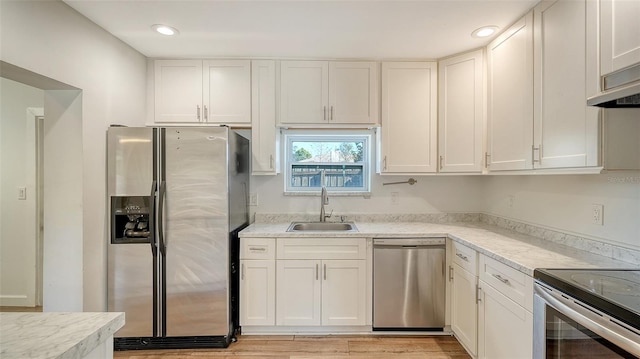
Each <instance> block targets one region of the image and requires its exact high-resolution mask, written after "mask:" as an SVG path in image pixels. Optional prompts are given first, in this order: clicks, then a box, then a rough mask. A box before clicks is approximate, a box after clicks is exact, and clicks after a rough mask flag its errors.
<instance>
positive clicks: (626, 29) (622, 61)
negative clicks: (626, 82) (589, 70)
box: [599, 0, 640, 75]
mask: <svg viewBox="0 0 640 359" xmlns="http://www.w3.org/2000/svg"><path fill="white" fill-rule="evenodd" d="M599 2H600V51H601V52H600V66H601V67H600V68H601V73H602V74H603V75H605V74H608V73H611V72H614V71H617V70H621V69H624V68H626V67H628V66H631V65H633V64H636V63H639V62H640V1H637V0H599Z"/></svg>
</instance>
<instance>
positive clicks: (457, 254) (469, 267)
mask: <svg viewBox="0 0 640 359" xmlns="http://www.w3.org/2000/svg"><path fill="white" fill-rule="evenodd" d="M451 244H452V245H451V250H452V256H451V258H452V261H453V263H456V264H457V265H459V266H460V267H462V268H463V269H465V270H466V271H467V272H469V273H471V274H473V275H478V252H476V251H475V250H474V249H471V248H469V247H467V246H465V245H462V244H460V243H458V242H456V241H452V243H451Z"/></svg>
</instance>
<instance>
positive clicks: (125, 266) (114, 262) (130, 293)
mask: <svg viewBox="0 0 640 359" xmlns="http://www.w3.org/2000/svg"><path fill="white" fill-rule="evenodd" d="M108 258H109V259H108V267H109V275H108V284H107V285H108V287H107V291H108V301H107V307H108V311H110V312H125V316H126V323H125V325H124V326H123V327H122V328H121V329H120V330H118V331H117V332H116V333H115V335H114V336H115V337H117V338H124V337H151V336H154V325H153V323H154V315H153V311H154V310H153V307H154V306H153V300H154V299H153V298H154V288H153V267H154V263H153V262H154V260H153V258H154V257H153V256H152V255H151V251H150V250H149V245H148V244H109V249H108Z"/></svg>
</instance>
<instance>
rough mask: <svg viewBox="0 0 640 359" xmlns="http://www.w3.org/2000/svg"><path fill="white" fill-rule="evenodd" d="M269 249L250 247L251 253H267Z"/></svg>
mask: <svg viewBox="0 0 640 359" xmlns="http://www.w3.org/2000/svg"><path fill="white" fill-rule="evenodd" d="M266 250H267V249H266V248H264V247H249V251H251V252H265V251H266Z"/></svg>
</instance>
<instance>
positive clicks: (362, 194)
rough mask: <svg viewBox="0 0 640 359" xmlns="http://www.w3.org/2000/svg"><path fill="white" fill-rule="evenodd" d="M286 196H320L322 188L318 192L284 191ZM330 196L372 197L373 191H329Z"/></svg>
mask: <svg viewBox="0 0 640 359" xmlns="http://www.w3.org/2000/svg"><path fill="white" fill-rule="evenodd" d="M283 194H284V195H285V196H292V197H320V189H318V191H317V192H284V193H283ZM328 195H329V197H363V198H371V192H328Z"/></svg>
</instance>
